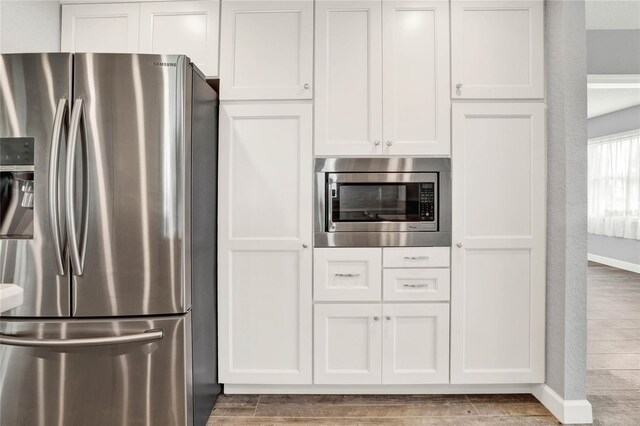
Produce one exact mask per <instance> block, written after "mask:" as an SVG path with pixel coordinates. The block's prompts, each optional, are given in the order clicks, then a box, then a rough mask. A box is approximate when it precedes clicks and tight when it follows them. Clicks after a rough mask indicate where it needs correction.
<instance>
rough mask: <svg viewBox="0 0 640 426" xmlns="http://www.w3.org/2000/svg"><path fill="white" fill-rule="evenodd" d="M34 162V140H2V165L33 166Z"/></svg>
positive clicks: (0, 152) (0, 149)
mask: <svg viewBox="0 0 640 426" xmlns="http://www.w3.org/2000/svg"><path fill="white" fill-rule="evenodd" d="M33 160H34V139H33V138H0V165H2V166H31V165H33Z"/></svg>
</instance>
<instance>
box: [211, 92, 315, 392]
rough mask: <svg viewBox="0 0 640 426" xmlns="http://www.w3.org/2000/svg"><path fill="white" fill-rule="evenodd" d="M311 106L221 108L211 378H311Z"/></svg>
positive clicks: (261, 381) (237, 380)
mask: <svg viewBox="0 0 640 426" xmlns="http://www.w3.org/2000/svg"><path fill="white" fill-rule="evenodd" d="M311 120H312V114H311V104H310V103H304V104H273V103H245V104H238V103H236V104H232V105H222V106H221V108H220V161H219V165H220V169H219V176H220V180H219V196H220V203H219V205H220V210H219V216H218V225H219V226H218V229H219V236H218V300H219V303H218V307H219V314H218V325H219V329H218V330H219V333H218V335H219V342H220V345H219V351H218V353H219V366H220V374H219V375H220V381H221V382H223V383H245V384H246V383H249V384H270V383H271V384H310V383H311V372H312V366H311V351H312V325H311V321H312V248H311V244H312V230H311V221H312V217H313V212H312V205H313V203H312V195H311V194H312V180H311V179H312V174H313V172H312V168H311V139H312V133H311V132H312V130H311Z"/></svg>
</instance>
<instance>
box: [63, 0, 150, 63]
mask: <svg viewBox="0 0 640 426" xmlns="http://www.w3.org/2000/svg"><path fill="white" fill-rule="evenodd" d="M139 26H140V4H139V3H133V4H126V3H114V4H74V5H67V4H65V5H63V6H62V29H61V39H60V45H61V46H60V47H61V50H62V51H63V52H87V53H94V52H96V53H137V52H138V30H139Z"/></svg>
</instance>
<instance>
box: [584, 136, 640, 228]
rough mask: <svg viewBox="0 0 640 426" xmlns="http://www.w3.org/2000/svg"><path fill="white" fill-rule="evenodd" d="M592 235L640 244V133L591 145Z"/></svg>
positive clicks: (590, 225)
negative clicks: (628, 239)
mask: <svg viewBox="0 0 640 426" xmlns="http://www.w3.org/2000/svg"><path fill="white" fill-rule="evenodd" d="M588 191H589V227H588V229H589V232H590V233H592V234H601V235H608V236H612V237H621V238H631V239H637V240H640V225H638V222H640V131H638V132H634V133H628V134H625V135H621V136H614V137H611V138H610V139H604V140H602V139H600V140H597V141H595V142H593V143H590V144H589V187H588Z"/></svg>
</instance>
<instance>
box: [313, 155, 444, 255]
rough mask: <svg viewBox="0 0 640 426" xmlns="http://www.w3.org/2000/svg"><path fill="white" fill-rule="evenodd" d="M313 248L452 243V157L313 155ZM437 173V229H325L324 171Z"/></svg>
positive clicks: (326, 190)
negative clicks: (389, 230)
mask: <svg viewBox="0 0 640 426" xmlns="http://www.w3.org/2000/svg"><path fill="white" fill-rule="evenodd" d="M314 170H315V173H316V179H315V182H314V185H315V197H314V212H315V214H314V222H313V223H314V225H313V226H314V242H313V244H314V247H427V246H435V247H448V246H450V245H451V160H450V159H448V158H316V159H315V167H314ZM354 172H355V173H359V172H362V173H420V172H433V173H438V183H439V188H438V190H439V197H438V198H439V203H438V211H437V213H436V214H437V216H438V218H439V220H438V226H439V228H438V231H437V232H412V231H406V232H405V231H400V232H398V231H395V232H386V230H383V231H366V230H365V231H360V232H325V224H326V223H327V217H326V204H325V197H326V194H328V188H327V181H326V174H327V173H354Z"/></svg>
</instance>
